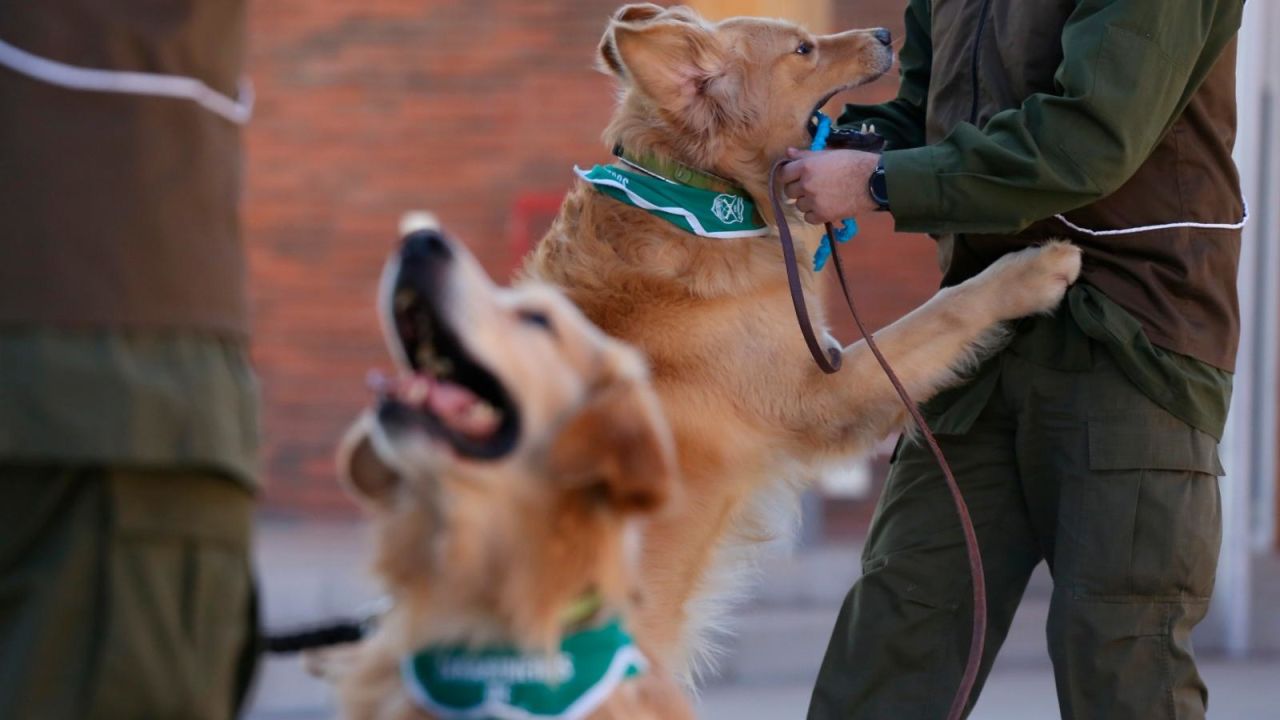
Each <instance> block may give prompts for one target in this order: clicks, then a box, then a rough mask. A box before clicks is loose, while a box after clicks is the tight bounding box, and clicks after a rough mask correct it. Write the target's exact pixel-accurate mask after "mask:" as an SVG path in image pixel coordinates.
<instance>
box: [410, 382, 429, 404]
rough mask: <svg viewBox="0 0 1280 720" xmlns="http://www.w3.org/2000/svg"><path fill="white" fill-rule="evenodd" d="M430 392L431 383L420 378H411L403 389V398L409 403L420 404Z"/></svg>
mask: <svg viewBox="0 0 1280 720" xmlns="http://www.w3.org/2000/svg"><path fill="white" fill-rule="evenodd" d="M430 393H431V383H429V382H427V381H426V380H423V379H422V378H417V377H415V378H413V379H411V380H410V381H409V387H407V388H406V389H405V393H404V398H405V400H406V401H408V403H409V404H410V405H421V404H422V403H423V402H425V401H426V399H427V395H429V394H430Z"/></svg>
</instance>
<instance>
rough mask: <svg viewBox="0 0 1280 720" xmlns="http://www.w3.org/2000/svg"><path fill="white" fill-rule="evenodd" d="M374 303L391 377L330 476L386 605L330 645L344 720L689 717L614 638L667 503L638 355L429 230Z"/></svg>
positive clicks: (673, 687)
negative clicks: (352, 507) (368, 533)
mask: <svg viewBox="0 0 1280 720" xmlns="http://www.w3.org/2000/svg"><path fill="white" fill-rule="evenodd" d="M381 306H382V308H383V309H384V311H385V312H384V317H385V326H384V329H385V330H386V334H387V337H388V340H389V342H390V345H391V349H392V354H393V355H395V356H396V357H397V360H398V363H399V365H400V366H401V370H402V371H403V373H404V374H403V375H402V376H401V378H399V379H397V380H393V381H387V382H384V383H383V384H382V387H381V388H380V390H381V399H380V401H379V403H378V406H377V408H376V410H373V411H370V412H369V413H367V414H366V415H364V416H363V417H362V418H361V419H360V420H359V421H358V422H357V423H356V425H355V426H354V427H353V428H352V430H351V431H350V432H349V433H348V437H347V440H346V441H345V443H344V445H343V450H342V452H341V453H340V472H341V475H342V477H343V481H344V483H345V484H346V486H347V488H348V489H349V490H350V491H351V493H352V494H353V495H354V496H355V497H356V498H357V499H358V500H359V501H360V503H361V504H362V505H363V506H364V508H365V509H366V510H367V511H368V514H369V515H370V516H371V518H372V521H373V524H374V537H375V542H376V550H375V572H376V574H377V575H378V577H379V578H380V579H381V580H382V582H383V584H384V586H385V588H386V590H387V592H388V594H389V595H390V598H391V600H392V603H393V605H392V607H391V609H390V610H389V611H388V612H387V613H386V614H385V615H383V616H382V618H381V619H380V620H379V622H378V625H377V629H376V631H375V632H374V633H373V634H372V635H371V636H369V637H366V638H365V639H364V640H363V641H362V642H361V643H359V644H358V645H355V646H353V647H351V648H349V649H346V650H339V651H336V652H338V653H340V656H341V660H340V662H339V663H338V664H340V665H341V666H342V667H340V668H336V672H333V673H332V674H333V675H334V676H335V677H334V679H335V680H336V682H337V684H338V689H339V695H340V698H341V705H342V710H343V714H344V716H347V717H352V718H423V717H426V718H433V717H445V718H452V717H468V718H470V717H483V718H514V717H520V718H524V717H535V716H536V717H547V718H553V717H560V718H566V719H567V720H576V719H581V718H590V720H681V719H682V718H691V717H692V713H691V711H690V709H689V707H688V705H687V704H686V700H685V698H684V696H683V694H682V693H681V691H680V689H679V687H678V685H677V683H676V682H675V681H674V680H673V678H672V676H671V675H670V673H668V672H667V671H666V670H665V668H664V665H663V662H662V661H661V660H660V659H658V658H654V657H652V656H651V655H650V654H649V653H648V652H647V650H648V648H647V646H646V642H645V640H644V638H636V639H635V640H632V638H631V637H630V633H629V619H630V615H631V611H632V609H633V607H634V606H635V605H636V603H637V602H642V601H643V598H644V596H645V589H644V588H643V586H642V585H641V584H640V582H639V577H638V575H637V573H636V572H635V569H636V561H637V560H638V554H639V549H640V543H641V542H642V541H643V540H642V535H643V526H644V524H645V522H646V520H647V519H648V518H649V517H651V516H654V515H655V514H657V513H660V512H662V511H663V510H664V508H665V507H666V506H667V505H668V501H669V500H670V499H671V497H672V496H673V495H678V492H677V491H678V485H677V482H676V475H675V473H676V467H675V462H674V450H673V445H672V440H671V435H670V431H669V429H668V427H667V424H666V422H665V420H664V419H663V416H662V413H661V411H660V407H659V405H658V400H657V397H656V396H655V395H654V393H653V390H652V388H651V386H650V385H649V379H648V371H647V369H646V366H645V363H644V361H643V360H642V358H641V357H640V355H639V354H637V353H636V352H635V351H634V350H632V349H630V348H629V347H627V346H625V345H623V344H622V343H620V342H617V341H615V340H612V339H610V338H608V337H607V336H605V335H604V334H603V333H601V332H600V331H599V330H597V329H596V328H595V327H593V326H592V325H591V324H590V323H589V322H588V321H587V320H586V319H585V318H584V317H583V316H582V315H581V313H579V312H578V311H577V310H576V309H575V308H574V307H573V306H572V305H571V304H570V303H569V302H568V301H567V300H566V299H564V298H563V296H561V295H560V294H559V293H558V292H556V291H554V290H552V289H551V288H547V287H537V286H534V285H532V284H526V285H524V286H518V287H515V288H510V289H506V288H498V287H496V286H494V285H493V283H492V282H490V280H489V278H488V277H487V276H486V275H485V274H484V271H483V270H482V269H481V268H480V266H479V265H478V264H477V263H476V261H475V259H474V258H472V257H471V255H470V254H469V253H468V252H467V251H466V250H465V249H464V248H462V247H461V246H460V245H456V244H454V243H452V242H450V241H449V240H448V239H447V238H446V237H445V236H444V235H443V234H442V233H441V232H440V231H438V230H437V229H430V228H428V229H420V230H418V231H416V232H413V233H411V234H410V235H409V236H408V237H407V238H406V240H405V243H404V246H403V249H402V250H401V252H400V253H399V255H398V256H397V257H396V258H394V259H393V261H392V262H391V263H390V265H389V266H388V268H387V270H386V272H385V274H384V281H383V297H382V303H381ZM321 657H323V656H321ZM333 657H339V656H333ZM521 713H536V714H521Z"/></svg>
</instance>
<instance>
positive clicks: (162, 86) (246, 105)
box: [0, 40, 253, 125]
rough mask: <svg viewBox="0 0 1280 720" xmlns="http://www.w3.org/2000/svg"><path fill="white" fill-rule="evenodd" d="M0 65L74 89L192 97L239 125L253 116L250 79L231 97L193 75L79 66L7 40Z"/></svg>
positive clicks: (2, 44) (2, 45)
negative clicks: (29, 49) (42, 55)
mask: <svg viewBox="0 0 1280 720" xmlns="http://www.w3.org/2000/svg"><path fill="white" fill-rule="evenodd" d="M0 65H3V66H5V67H7V68H9V69H10V70H13V71H14V72H17V73H21V74H23V75H26V76H27V77H29V78H33V79H35V80H40V81H42V82H46V83H49V84H50V85H57V86H58V87H63V88H68V89H70V90H89V91H96V92H109V93H121V94H125V95H144V96H151V97H166V98H174V99H177V100H190V101H192V102H194V103H196V104H197V105H199V106H200V107H202V108H204V109H205V110H208V111H209V112H211V113H214V114H215V115H218V116H220V117H222V118H225V119H226V120H228V121H229V122H232V123H235V124H236V125H244V124H245V123H247V122H249V117H250V116H251V115H253V85H252V84H251V83H250V82H249V80H248V79H247V78H245V79H241V80H240V83H239V97H238V98H230V97H227V96H226V95H223V94H222V93H220V92H218V91H217V90H214V89H213V88H211V87H209V86H208V85H206V84H204V83H203V82H201V81H200V80H197V79H195V78H193V77H186V76H183V75H162V74H159V73H146V72H133V71H129V70H97V69H93V68H83V67H77V66H75V65H68V64H66V63H61V62H58V61H56V60H50V59H48V58H44V57H40V56H39V55H34V54H32V53H29V52H27V51H26V50H23V49H21V48H18V47H15V46H13V45H10V44H9V43H7V42H5V41H3V40H0Z"/></svg>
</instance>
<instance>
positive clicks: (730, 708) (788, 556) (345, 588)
mask: <svg viewBox="0 0 1280 720" xmlns="http://www.w3.org/2000/svg"><path fill="white" fill-rule="evenodd" d="M364 551H365V542H364V536H363V530H362V529H361V528H360V527H358V526H354V525H298V524H287V523H282V522H278V521H277V522H270V523H265V524H263V525H262V526H261V528H260V533H259V569H260V573H261V576H262V581H263V592H264V598H263V599H264V621H265V623H266V625H267V626H268V627H269V628H283V627H295V626H297V625H299V624H304V623H306V622H308V621H311V620H315V619H322V618H328V617H333V616H335V615H340V614H344V613H347V612H349V611H350V610H351V609H352V608H354V607H358V606H359V605H360V604H362V603H364V602H366V601H368V600H369V599H371V598H372V597H374V596H375V595H376V589H375V587H374V585H373V583H372V581H371V579H370V578H369V577H368V575H367V574H366V573H365V572H364V564H365V558H366V555H365V552H364ZM854 568H856V549H854V548H839V549H837V548H827V549H814V550H807V551H804V552H802V553H799V554H792V553H790V552H788V551H785V550H779V551H778V552H777V553H776V555H775V557H773V558H771V559H769V560H767V561H766V562H765V563H764V566H763V569H762V576H763V579H762V583H761V586H760V588H759V590H758V592H757V593H756V599H755V601H754V602H753V603H752V604H751V605H750V606H749V607H747V608H745V609H744V610H743V611H742V612H741V613H740V615H739V620H738V622H737V625H738V632H737V634H736V635H735V636H734V637H733V638H732V639H730V640H728V641H726V645H725V655H724V658H723V660H722V663H721V670H722V672H721V676H720V677H718V678H716V679H713V680H711V681H710V682H709V683H708V684H707V686H706V687H705V689H704V690H703V692H702V694H701V698H700V712H699V714H700V716H701V717H704V718H708V719H709V720H789V719H791V718H801V717H803V715H804V709H805V707H806V704H807V702H808V695H809V682H810V680H811V678H812V677H813V675H814V673H815V672H816V670H817V666H818V663H819V661H820V660H821V655H822V651H823V648H824V646H825V643H826V638H827V634H828V632H829V631H830V627H831V622H832V619H833V618H834V616H835V609H836V607H837V606H838V604H839V602H840V598H841V597H842V596H843V594H844V590H845V589H846V588H847V587H848V584H849V583H850V582H851V581H852V576H853V572H854V570H853V569H854ZM1273 574H1274V573H1270V572H1268V573H1267V574H1266V575H1265V577H1264V582H1263V583H1262V585H1263V586H1264V588H1265V589H1267V590H1268V592H1267V596H1266V599H1268V600H1269V601H1270V602H1268V603H1267V604H1266V605H1265V607H1263V608H1261V610H1262V615H1264V616H1270V617H1274V616H1275V614H1274V612H1273V611H1272V610H1271V608H1275V607H1277V605H1278V604H1280V592H1275V593H1271V592H1270V589H1275V590H1277V591H1280V579H1278V578H1277V577H1272V575H1273ZM1047 595H1048V579H1047V577H1045V576H1043V575H1040V576H1037V577H1036V578H1035V579H1034V580H1033V581H1032V584H1031V588H1030V589H1029V590H1028V594H1027V599H1026V601H1025V602H1024V603H1023V606H1022V608H1021V610H1020V611H1019V613H1018V616H1017V618H1016V619H1015V621H1014V626H1013V628H1012V630H1011V631H1010V634H1009V639H1008V640H1007V641H1006V643H1005V646H1004V649H1003V650H1002V652H1001V656H1000V659H999V660H998V661H997V663H996V666H995V668H994V670H993V672H992V675H991V679H990V681H989V682H988V684H987V688H986V690H985V692H984V693H983V696H982V699H981V700H980V702H979V704H978V707H977V709H976V710H975V712H974V714H973V718H974V720H1014V719H1016V720H1038V719H1039V718H1045V719H1046V720H1051V719H1052V718H1056V717H1057V710H1056V705H1055V703H1054V688H1053V676H1052V672H1051V669H1050V667H1049V662H1048V659H1047V657H1046V656H1045V653H1044V636H1043V630H1042V628H1043V627H1044V618H1045V616H1046V614H1047V612H1048V598H1047ZM1278 626H1280V623H1276V622H1273V623H1270V624H1269V625H1266V626H1265V627H1262V628H1261V629H1260V632H1268V633H1274V632H1275V631H1276V628H1277V627H1278ZM1202 671H1203V674H1204V676H1205V678H1206V680H1207V682H1208V684H1209V687H1210V692H1211V703H1210V712H1209V717H1210V718H1212V719H1214V720H1271V719H1273V718H1280V655H1273V656H1262V657H1255V658H1251V659H1248V660H1228V659H1225V658H1221V657H1214V656H1211V655H1210V656H1206V657H1204V658H1203V660H1202ZM332 707H333V706H332V698H331V697H330V695H329V692H328V689H327V688H326V687H325V686H324V685H322V684H321V683H318V682H316V681H314V680H312V679H311V678H309V677H307V676H306V675H305V674H304V673H303V672H302V671H301V669H300V668H299V666H298V664H297V662H296V661H295V660H293V659H277V660H269V661H268V662H267V663H266V666H265V668H264V671H263V674H262V675H261V677H260V679H259V687H258V692H257V696H256V699H255V702H254V705H253V706H252V708H251V709H250V712H249V718H250V719H251V720H313V719H319V718H329V717H332V716H333V710H332ZM904 720H910V719H904Z"/></svg>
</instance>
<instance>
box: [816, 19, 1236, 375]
mask: <svg viewBox="0 0 1280 720" xmlns="http://www.w3.org/2000/svg"><path fill="white" fill-rule="evenodd" d="M1242 12H1243V2H1242V0H1187V1H1186V2H1177V3H1170V2H1167V1H1166V0H910V3H909V6H908V9H907V13H906V44H905V46H904V47H903V49H902V52H901V68H902V85H901V89H900V91H899V93H898V96H897V98H896V99H894V100H892V101H890V102H888V103H885V104H882V105H874V106H856V105H851V106H849V107H848V108H847V110H846V112H845V113H844V115H843V116H842V117H841V119H840V121H841V122H842V123H860V122H863V121H873V122H874V123H875V126H876V129H877V130H878V131H879V132H881V133H882V134H884V135H885V136H886V139H887V145H886V147H887V151H886V152H885V154H884V167H885V174H886V180H887V186H888V193H889V202H890V205H891V206H892V213H893V217H894V219H895V221H896V224H897V229H898V230H901V231H910V232H928V233H933V234H934V235H935V236H937V238H938V240H939V251H940V260H941V264H942V266H943V269H944V271H945V273H946V278H945V282H946V284H954V283H955V282H959V281H961V280H963V279H965V278H967V277H970V276H972V275H974V274H976V273H977V272H979V271H981V270H982V268H984V267H986V266H987V265H989V264H990V263H991V262H993V261H994V260H995V259H996V258H998V257H999V256H1000V255H1003V254H1005V253H1006V252H1009V251H1012V250H1016V249H1019V248H1022V247H1026V246H1027V245H1029V244H1032V243H1034V242H1036V241H1039V240H1042V239H1045V238H1048V237H1055V236H1057V237H1067V238H1070V239H1072V240H1073V241H1075V242H1076V243H1077V244H1079V245H1081V246H1082V247H1083V248H1084V249H1085V267H1084V271H1083V276H1082V277H1083V280H1084V282H1087V283H1089V284H1091V285H1094V286H1095V287H1098V288H1100V289H1101V290H1102V291H1103V292H1104V293H1105V294H1106V295H1107V296H1108V297H1110V298H1111V299H1112V300H1114V301H1115V302H1117V303H1118V304H1119V305H1120V306H1122V307H1123V308H1124V309H1125V310H1126V311H1128V312H1129V313H1130V314H1132V315H1133V316H1134V317H1135V318H1136V319H1137V320H1138V321H1139V322H1140V323H1141V325H1142V327H1143V329H1144V331H1145V332H1146V334H1147V335H1148V337H1149V338H1150V339H1151V341H1152V342H1153V343H1155V344H1156V345H1158V346H1160V347H1163V348H1167V349H1170V350H1173V351H1175V352H1178V353H1181V354H1185V355H1190V356H1192V357H1195V358H1197V359H1199V360H1202V361H1204V362H1206V363H1209V364H1211V365H1213V366H1215V367H1218V368H1220V369H1223V370H1231V369H1232V368H1233V367H1234V362H1235V349H1236V345H1237V337H1238V328H1239V320H1238V317H1239V312H1238V308H1237V305H1236V295H1235V284H1234V278H1235V271H1236V264H1237V262H1238V256H1239V242H1240V240H1239V237H1240V236H1239V227H1238V224H1239V223H1240V221H1241V217H1242V215H1243V214H1244V208H1243V203H1242V200H1241V197H1240V193H1239V180H1238V177H1237V175H1236V170H1235V166H1234V164H1233V162H1232V160H1231V150H1232V146H1233V144H1234V138H1235V82H1234V78H1235V46H1234V37H1235V33H1236V30H1237V29H1238V28H1239V25H1240V19H1241V15H1242Z"/></svg>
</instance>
